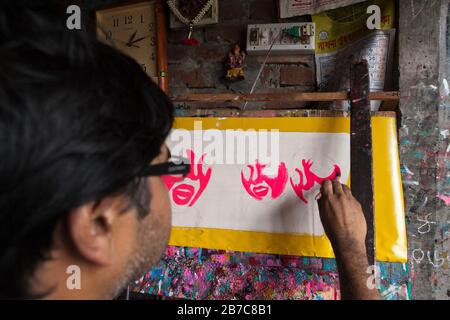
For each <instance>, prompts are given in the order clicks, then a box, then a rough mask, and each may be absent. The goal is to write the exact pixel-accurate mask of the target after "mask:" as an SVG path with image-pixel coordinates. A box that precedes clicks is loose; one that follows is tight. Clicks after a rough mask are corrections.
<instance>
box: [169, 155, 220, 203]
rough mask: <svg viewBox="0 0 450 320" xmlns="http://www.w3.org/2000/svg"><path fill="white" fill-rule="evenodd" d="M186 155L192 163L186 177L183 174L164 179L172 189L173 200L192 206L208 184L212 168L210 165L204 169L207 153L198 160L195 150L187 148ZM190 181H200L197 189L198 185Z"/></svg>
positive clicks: (170, 189)
mask: <svg viewBox="0 0 450 320" xmlns="http://www.w3.org/2000/svg"><path fill="white" fill-rule="evenodd" d="M186 155H187V157H188V159H189V160H190V163H191V172H190V173H189V174H188V175H187V176H186V177H185V178H183V177H181V176H163V177H162V180H163V182H164V183H165V185H166V187H167V189H168V190H169V191H171V195H172V200H173V202H175V203H176V204H177V205H179V206H188V207H192V206H193V205H194V204H195V203H196V202H197V200H198V199H199V198H200V196H201V195H202V193H203V191H205V189H206V187H207V186H208V184H209V181H210V179H211V174H212V168H211V167H209V168H208V169H206V171H205V172H204V171H203V160H204V158H205V155H206V154H203V155H202V156H201V157H200V159H199V160H198V162H196V161H195V158H196V155H195V153H194V151H192V150H190V149H188V150H186ZM189 181H192V182H195V181H198V182H199V186H198V189H197V190H196V187H195V186H194V185H192V184H190V183H189ZM180 182H183V183H180Z"/></svg>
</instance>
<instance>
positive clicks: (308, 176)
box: [290, 159, 341, 204]
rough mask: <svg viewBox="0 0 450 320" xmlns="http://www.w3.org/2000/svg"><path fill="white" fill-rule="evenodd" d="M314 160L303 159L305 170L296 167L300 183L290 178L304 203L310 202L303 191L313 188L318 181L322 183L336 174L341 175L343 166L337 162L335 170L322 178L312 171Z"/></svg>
mask: <svg viewBox="0 0 450 320" xmlns="http://www.w3.org/2000/svg"><path fill="white" fill-rule="evenodd" d="M312 165H313V162H312V161H311V160H304V159H303V160H302V166H303V172H302V171H301V170H300V169H299V168H296V169H295V171H296V172H297V173H298V175H299V178H300V182H299V183H298V184H295V183H294V180H293V179H292V177H291V178H290V181H291V186H292V189H294V192H295V194H296V195H297V196H298V197H299V198H300V200H302V201H303V202H304V203H306V204H307V203H308V200H306V198H305V196H304V194H303V192H304V191H308V190H311V188H312V187H314V185H315V184H316V183H317V184H319V185H322V183H323V182H324V181H326V180H332V179H334V178H335V177H336V176H338V175H341V168H339V166H338V165H337V164H335V165H334V169H333V172H332V173H331V174H330V175H329V176H328V177H325V178H321V177H319V176H317V175H316V174H315V173H314V172H312V171H311V167H312Z"/></svg>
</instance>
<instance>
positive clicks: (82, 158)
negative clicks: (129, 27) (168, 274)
mask: <svg viewBox="0 0 450 320" xmlns="http://www.w3.org/2000/svg"><path fill="white" fill-rule="evenodd" d="M61 3H62V1H56V2H54V1H41V0H36V1H22V0H17V1H15V2H14V3H13V4H11V2H10V1H6V3H5V2H2V3H1V4H0V159H1V160H0V298H6V299H23V298H25V299H28V298H47V299H52V298H53V299H111V298H114V297H116V296H117V295H118V294H119V293H120V292H121V291H122V290H123V289H124V288H125V287H126V285H127V284H128V283H129V282H131V281H133V280H136V279H138V278H139V277H141V276H142V275H143V274H144V273H145V272H146V271H148V270H149V269H150V268H151V267H152V266H153V265H154V264H155V263H156V262H157V261H158V260H159V258H160V256H161V254H162V252H163V251H164V249H165V248H166V246H167V242H168V238H169V232H170V219H171V209H170V201H169V198H168V193H167V190H166V188H165V186H164V184H163V182H162V180H161V178H160V175H163V174H164V173H165V172H164V171H162V168H166V167H167V164H168V160H169V159H168V158H169V151H168V149H167V147H166V146H165V143H164V142H165V140H166V138H167V136H168V134H169V132H170V129H171V126H172V122H173V119H174V108H173V105H172V103H171V102H170V100H169V99H168V98H167V96H166V95H165V94H164V93H163V92H162V91H161V90H160V89H159V88H158V87H157V85H155V84H154V83H153V82H152V81H151V80H150V79H149V78H148V77H147V76H146V74H145V73H144V72H143V70H142V69H141V68H140V66H139V65H138V64H137V63H135V62H134V61H133V60H132V59H130V58H128V57H127V56H125V55H123V54H121V53H119V52H118V51H116V50H115V49H113V48H111V47H109V46H106V45H104V44H101V43H99V42H98V41H97V40H96V38H95V36H94V35H93V34H91V33H89V32H87V30H86V29H85V28H84V29H82V30H81V31H78V30H68V29H67V28H66V24H65V22H66V20H65V19H66V17H67V15H66V13H65V9H66V6H63V5H62V4H61ZM166 173H167V172H166ZM319 208H320V213H321V218H322V221H323V223H324V227H325V230H326V232H327V235H329V237H330V239H331V241H332V243H333V247H334V248H335V252H336V256H337V258H338V266H339V271H340V273H342V275H343V277H342V279H341V290H342V294H343V297H346V298H376V297H377V295H376V293H374V292H371V291H370V290H368V289H367V288H366V287H365V283H366V278H367V276H368V275H367V274H365V272H366V268H367V257H366V256H365V249H364V237H365V221H364V216H363V215H362V211H361V207H360V206H359V204H358V203H357V202H356V200H354V198H353V197H352V196H351V193H350V191H349V190H348V188H346V187H344V186H342V185H341V184H340V183H339V182H338V181H333V182H330V181H328V182H326V183H325V184H324V186H323V187H322V198H321V199H320V200H319ZM73 271H76V272H79V276H80V277H79V280H80V286H79V287H78V286H77V287H76V288H75V289H74V288H73V287H72V286H71V285H70V283H69V281H68V278H69V277H70V275H71V272H73ZM68 272H69V274H68ZM344 280H345V281H344Z"/></svg>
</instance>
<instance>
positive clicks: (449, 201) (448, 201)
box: [438, 194, 450, 207]
mask: <svg viewBox="0 0 450 320" xmlns="http://www.w3.org/2000/svg"><path fill="white" fill-rule="evenodd" d="M438 198H439V199H441V200H442V201H444V203H445V205H446V206H447V207H448V206H450V196H446V195H444V194H440V195H438Z"/></svg>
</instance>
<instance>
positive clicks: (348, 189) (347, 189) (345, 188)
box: [342, 184, 352, 194]
mask: <svg viewBox="0 0 450 320" xmlns="http://www.w3.org/2000/svg"><path fill="white" fill-rule="evenodd" d="M342 190H344V193H345V194H352V191H351V190H350V188H349V187H348V186H347V185H345V184H343V185H342Z"/></svg>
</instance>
